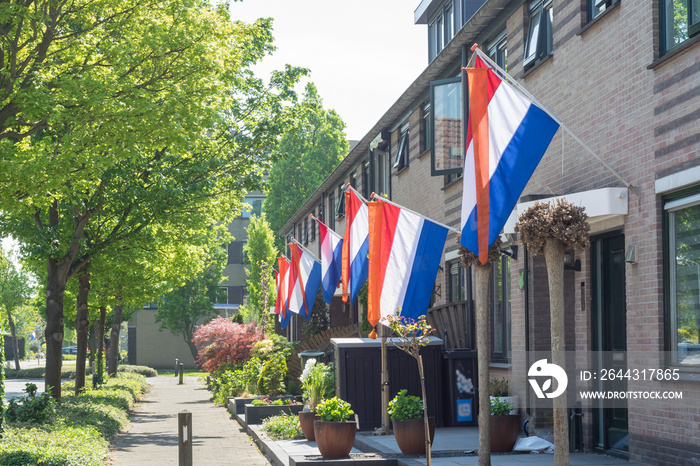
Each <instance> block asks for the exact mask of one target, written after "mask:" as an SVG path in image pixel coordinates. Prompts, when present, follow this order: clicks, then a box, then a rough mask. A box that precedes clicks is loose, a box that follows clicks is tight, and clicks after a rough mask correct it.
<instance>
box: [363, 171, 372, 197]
mask: <svg viewBox="0 0 700 466" xmlns="http://www.w3.org/2000/svg"><path fill="white" fill-rule="evenodd" d="M371 194H372V193H371V192H370V187H369V162H365V164H364V165H362V196H363V197H364V198H365V199H369V196H370V195H371Z"/></svg>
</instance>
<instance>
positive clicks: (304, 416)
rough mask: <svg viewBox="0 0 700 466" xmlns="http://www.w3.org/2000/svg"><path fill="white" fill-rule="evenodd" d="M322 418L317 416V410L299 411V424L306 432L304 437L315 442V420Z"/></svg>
mask: <svg viewBox="0 0 700 466" xmlns="http://www.w3.org/2000/svg"><path fill="white" fill-rule="evenodd" d="M319 419H321V418H320V417H318V416H316V411H309V412H306V413H305V412H301V413H299V425H300V426H301V431H302V432H304V438H306V440H309V441H310V442H313V441H314V440H316V436H315V435H314V421H317V420H319Z"/></svg>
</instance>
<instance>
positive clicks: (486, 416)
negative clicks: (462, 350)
mask: <svg viewBox="0 0 700 466" xmlns="http://www.w3.org/2000/svg"><path fill="white" fill-rule="evenodd" d="M474 281H475V287H476V290H475V291H476V352H477V355H478V356H477V357H478V361H477V362H478V366H479V368H478V374H479V419H478V424H479V466H491V434H490V432H489V431H490V424H491V401H490V399H489V364H490V363H491V343H490V340H491V327H490V326H489V315H490V309H491V307H490V304H489V287H490V286H491V263H490V262H488V263H486V265H482V264H477V265H476V266H474Z"/></svg>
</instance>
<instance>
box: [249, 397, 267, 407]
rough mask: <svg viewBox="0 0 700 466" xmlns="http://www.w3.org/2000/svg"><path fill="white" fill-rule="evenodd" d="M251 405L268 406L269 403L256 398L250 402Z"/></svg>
mask: <svg viewBox="0 0 700 466" xmlns="http://www.w3.org/2000/svg"><path fill="white" fill-rule="evenodd" d="M250 404H252V405H253V406H268V405H269V403H268V402H267V401H265V400H263V399H261V398H256V399H254V400H253V401H251V402H250Z"/></svg>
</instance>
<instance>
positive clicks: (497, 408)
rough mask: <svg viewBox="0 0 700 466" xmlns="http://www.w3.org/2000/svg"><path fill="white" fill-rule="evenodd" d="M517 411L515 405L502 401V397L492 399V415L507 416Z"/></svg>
mask: <svg viewBox="0 0 700 466" xmlns="http://www.w3.org/2000/svg"><path fill="white" fill-rule="evenodd" d="M514 409H515V405H513V403H511V402H510V401H506V400H504V399H502V398H501V397H500V396H496V397H493V398H491V415H492V416H505V415H506V414H508V413H510V412H511V411H512V410H514Z"/></svg>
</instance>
